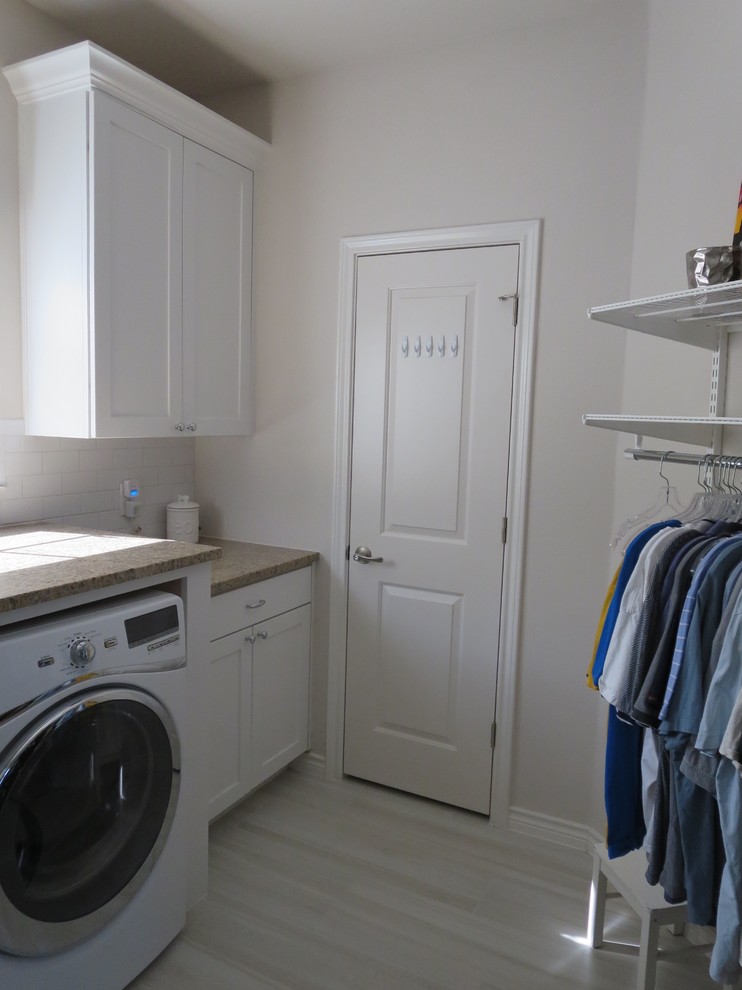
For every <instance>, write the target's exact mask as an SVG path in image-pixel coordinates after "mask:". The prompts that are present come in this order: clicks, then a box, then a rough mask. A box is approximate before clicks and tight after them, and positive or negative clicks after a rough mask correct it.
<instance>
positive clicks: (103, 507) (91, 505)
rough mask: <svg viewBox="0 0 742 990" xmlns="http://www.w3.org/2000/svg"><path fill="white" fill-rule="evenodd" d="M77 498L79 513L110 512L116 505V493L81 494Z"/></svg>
mask: <svg viewBox="0 0 742 990" xmlns="http://www.w3.org/2000/svg"><path fill="white" fill-rule="evenodd" d="M79 498H80V511H81V512H111V511H112V510H113V509H115V508H116V506H117V504H118V493H116V492H82V494H81V495H80V496H79Z"/></svg>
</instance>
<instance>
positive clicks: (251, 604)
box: [245, 598, 265, 608]
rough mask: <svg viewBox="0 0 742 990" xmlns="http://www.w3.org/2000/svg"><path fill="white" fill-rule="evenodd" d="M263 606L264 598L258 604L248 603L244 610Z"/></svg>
mask: <svg viewBox="0 0 742 990" xmlns="http://www.w3.org/2000/svg"><path fill="white" fill-rule="evenodd" d="M263 605H265V598H261V599H260V601H259V602H248V603H247V605H245V608H262V607H263Z"/></svg>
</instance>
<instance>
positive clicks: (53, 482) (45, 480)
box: [22, 474, 62, 498]
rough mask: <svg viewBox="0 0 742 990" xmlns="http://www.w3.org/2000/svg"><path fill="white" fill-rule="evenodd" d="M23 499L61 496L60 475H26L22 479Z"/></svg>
mask: <svg viewBox="0 0 742 990" xmlns="http://www.w3.org/2000/svg"><path fill="white" fill-rule="evenodd" d="M22 490H23V497H24V498H37V497H39V496H41V495H61V494H62V475H61V474H28V475H26V477H25V478H23V489H22Z"/></svg>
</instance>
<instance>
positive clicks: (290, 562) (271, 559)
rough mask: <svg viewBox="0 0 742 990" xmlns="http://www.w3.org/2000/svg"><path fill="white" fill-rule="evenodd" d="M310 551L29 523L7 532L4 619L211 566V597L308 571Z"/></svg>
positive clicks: (2, 532) (1, 536) (0, 533)
mask: <svg viewBox="0 0 742 990" xmlns="http://www.w3.org/2000/svg"><path fill="white" fill-rule="evenodd" d="M318 559H319V554H318V553H315V552H314V551H309V550H294V549H291V548H288V547H273V546H266V545H264V544H260V543H241V542H239V541H236V540H222V539H210V538H208V537H207V538H204V539H203V540H202V542H200V543H197V544H194V543H181V542H178V541H176V540H160V539H155V538H151V537H144V536H129V535H128V534H125V533H106V532H98V531H95V530H84V529H78V528H74V527H71V526H54V525H52V524H50V523H30V524H28V525H25V526H3V527H0V614H1V613H6V612H12V611H13V610H14V609H19V608H25V607H26V606H29V605H38V604H42V603H44V602H48V601H53V600H56V599H59V598H66V597H69V596H70V595H77V594H82V593H83V592H88V591H95V590H96V589H98V588H108V587H111V586H112V585H116V584H122V583H123V582H125V581H135V580H137V579H140V578H146V577H150V576H152V575H156V574H166V573H167V572H169V571H175V570H178V569H180V568H182V567H190V566H191V565H193V564H201V563H208V562H211V568H212V570H211V594H212V596H213V595H221V594H224V593H225V592H227V591H233V590H234V589H235V588H242V587H245V586H246V585H248V584H254V583H255V582H256V581H264V580H266V579H267V578H272V577H276V576H277V575H279V574H286V573H288V572H289V571H295V570H298V569H299V568H302V567H308V566H309V565H310V564H312V563H313V562H314V561H315V560H318Z"/></svg>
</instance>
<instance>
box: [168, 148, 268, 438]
mask: <svg viewBox="0 0 742 990" xmlns="http://www.w3.org/2000/svg"><path fill="white" fill-rule="evenodd" d="M252 195H253V173H252V172H251V171H250V169H247V168H244V167H243V166H242V165H238V164H236V163H235V162H233V161H230V160H229V159H228V158H224V157H223V156H222V155H218V154H216V153H214V152H213V151H210V150H209V149H207V148H204V147H202V146H201V145H198V144H195V143H193V142H192V141H188V140H186V141H185V149H184V165H183V362H184V363H183V418H184V420H185V423H186V429H188V430H192V431H194V432H195V433H196V435H197V436H198V435H207V436H219V435H236V434H247V433H249V432H250V429H251V422H250V419H251V416H250V391H251V390H250V366H251V360H250V320H251V293H250V287H251V275H252V271H251V270H252Z"/></svg>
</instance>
